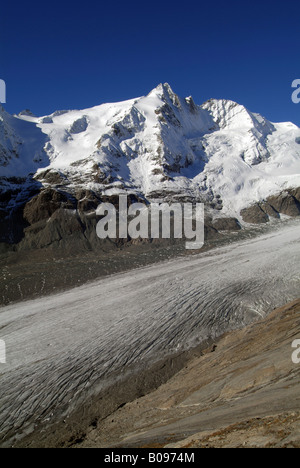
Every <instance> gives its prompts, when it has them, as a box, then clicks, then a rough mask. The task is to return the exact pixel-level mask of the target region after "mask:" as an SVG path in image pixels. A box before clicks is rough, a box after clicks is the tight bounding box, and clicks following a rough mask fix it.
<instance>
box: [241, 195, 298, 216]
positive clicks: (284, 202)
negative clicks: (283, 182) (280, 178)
mask: <svg viewBox="0 0 300 468" xmlns="http://www.w3.org/2000/svg"><path fill="white" fill-rule="evenodd" d="M299 193H300V190H299V188H298V189H291V190H285V191H284V192H282V193H280V194H277V195H273V196H271V197H268V198H267V200H266V201H264V202H261V203H257V204H255V205H252V206H250V207H249V208H245V209H243V210H242V211H241V216H242V218H243V221H245V222H246V223H250V224H261V223H267V222H269V220H270V218H279V217H280V214H282V215H287V216H291V217H293V218H294V217H296V216H300V202H299Z"/></svg>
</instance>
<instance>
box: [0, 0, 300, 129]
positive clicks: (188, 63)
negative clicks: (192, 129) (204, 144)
mask: <svg viewBox="0 0 300 468" xmlns="http://www.w3.org/2000/svg"><path fill="white" fill-rule="evenodd" d="M3 3H5V5H3V6H1V31H0V36H1V41H0V78H2V79H4V80H5V81H6V84H7V104H6V105H5V108H6V109H7V111H8V112H12V113H13V112H19V111H20V110H23V109H25V108H30V109H31V110H32V111H33V112H34V113H35V114H36V115H46V114H50V113H52V112H53V111H54V110H57V109H75V108H76V109H83V108H86V107H91V106H94V105H98V104H101V103H103V102H111V101H120V100H124V99H130V98H133V97H137V96H141V95H145V94H147V93H148V92H149V91H150V90H151V89H152V88H154V87H155V86H156V85H157V84H159V83H160V82H168V83H170V85H171V86H172V88H173V90H174V91H175V92H176V93H177V94H179V95H180V96H189V95H193V97H194V100H195V101H196V103H197V104H201V103H202V102H204V101H206V100H207V99H209V98H226V99H233V100H235V101H237V102H239V103H241V104H244V105H245V106H246V107H248V108H249V109H250V110H252V111H254V112H259V113H261V114H263V115H264V116H265V117H267V118H269V119H270V120H272V121H285V120H291V121H293V122H294V123H296V124H297V125H299V126H300V104H298V105H296V104H293V103H292V101H291V93H292V88H291V83H292V81H293V80H294V79H296V78H299V79H300V59H299V54H300V52H299V45H300V2H299V1H298V2H297V1H290V0H285V1H280V2H278V1H276V0H275V1H269V0H260V1H256V0H255V1H252V2H248V1H241V0H239V1H230V0H229V1H224V2H221V1H215V2H212V1H209V0H207V1H206V2H202V1H191V0H185V1H182V2H180V3H175V1H172V2H171V1H169V0H168V1H163V0H162V1H156V0H153V1H151V2H150V1H144V2H142V1H141V0H139V1H127V2H119V1H118V0H115V1H112V2H102V1H101V0H100V1H97V2H96V1H90V0H85V1H81V2H80V3H77V4H76V2H74V1H72V2H70V1H65V2H63V1H60V2H59V1H56V0H53V1H51V2H41V1H39V2H36V1H22V2H20V1H14V2H3Z"/></svg>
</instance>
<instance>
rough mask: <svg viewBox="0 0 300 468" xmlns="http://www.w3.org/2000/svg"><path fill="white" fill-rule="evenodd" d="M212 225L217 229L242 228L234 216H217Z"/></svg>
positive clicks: (236, 229) (233, 229) (230, 229)
mask: <svg viewBox="0 0 300 468" xmlns="http://www.w3.org/2000/svg"><path fill="white" fill-rule="evenodd" d="M213 227H214V228H215V229H216V230H217V231H240V230H241V229H242V228H241V225H240V223H239V221H238V220H237V219H236V218H218V219H216V220H215V221H214V223H213Z"/></svg>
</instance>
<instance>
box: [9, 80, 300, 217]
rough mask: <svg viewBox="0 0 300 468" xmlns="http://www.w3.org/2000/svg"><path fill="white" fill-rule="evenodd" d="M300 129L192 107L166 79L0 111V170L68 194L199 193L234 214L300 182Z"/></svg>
mask: <svg viewBox="0 0 300 468" xmlns="http://www.w3.org/2000/svg"><path fill="white" fill-rule="evenodd" d="M299 143H300V129H299V128H298V127H297V126H295V125H293V124H291V123H283V124H275V123H271V122H269V121H268V120H267V119H265V118H264V117H262V116H261V115H259V114H256V113H252V112H250V111H249V110H247V109H246V108H245V107H244V106H242V105H240V104H237V103H235V102H233V101H229V100H222V99H221V100H216V99H211V100H209V101H207V102H205V103H204V104H202V105H196V104H195V102H194V100H193V98H192V97H187V98H181V97H179V96H178V95H177V94H176V93H174V92H173V90H172V89H171V87H170V85H169V84H167V83H165V84H159V85H158V86H157V87H156V88H155V89H153V90H152V91H151V92H150V93H149V94H148V95H146V96H142V97H139V98H136V99H131V100H128V101H124V102H119V103H108V104H102V105H100V106H96V107H93V108H91V109H84V110H82V111H81V110H70V111H57V112H54V113H53V114H51V115H49V116H43V117H39V118H38V117H35V116H33V114H32V113H31V112H30V111H26V112H22V113H21V114H19V115H18V116H10V115H9V114H7V113H6V112H5V111H4V109H3V108H1V109H0V176H2V178H3V177H5V178H6V179H5V180H6V184H7V183H8V181H9V178H12V177H16V176H17V177H28V176H29V175H30V174H31V176H30V177H31V178H32V176H33V180H36V181H38V183H39V184H41V185H42V186H43V187H54V188H58V189H59V190H63V191H64V192H67V193H71V194H72V193H74V192H75V191H76V190H78V189H79V188H80V189H87V190H90V191H93V192H94V193H97V194H103V195H105V196H110V195H115V194H118V193H120V192H122V191H128V192H130V193H133V194H136V195H138V196H140V197H144V198H147V199H152V200H153V199H182V200H184V199H193V200H203V201H205V202H207V203H209V204H210V206H215V207H216V209H217V210H219V211H222V213H224V214H226V215H228V214H236V213H239V212H240V210H241V209H243V208H245V207H246V206H249V205H250V204H251V203H254V202H259V201H261V200H264V199H265V198H266V197H268V196H270V195H272V194H274V193H278V192H280V191H282V190H285V189H289V188H296V187H300V144H299Z"/></svg>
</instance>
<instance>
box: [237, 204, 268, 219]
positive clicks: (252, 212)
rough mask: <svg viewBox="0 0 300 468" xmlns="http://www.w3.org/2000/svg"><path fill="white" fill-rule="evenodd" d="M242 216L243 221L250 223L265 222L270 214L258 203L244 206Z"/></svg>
mask: <svg viewBox="0 0 300 468" xmlns="http://www.w3.org/2000/svg"><path fill="white" fill-rule="evenodd" d="M241 216H242V218H243V221H245V223H249V224H263V223H267V222H268V221H269V216H268V215H267V213H265V212H264V210H263V209H262V208H261V206H260V205H259V204H258V203H256V204H255V205H252V206H250V207H249V208H244V209H243V210H242V211H241Z"/></svg>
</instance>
